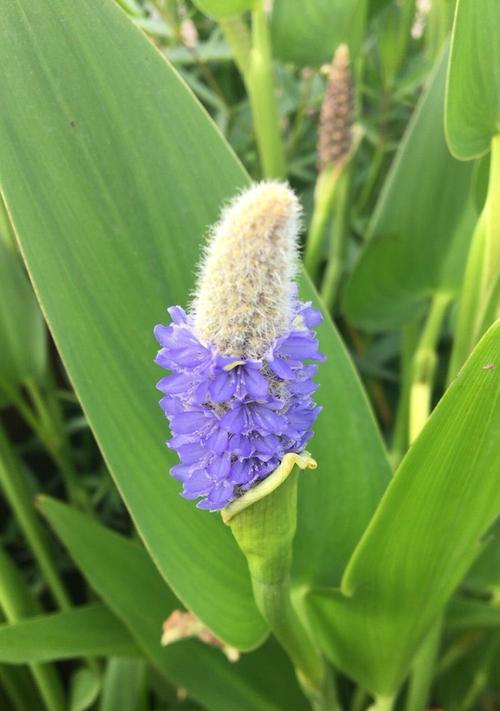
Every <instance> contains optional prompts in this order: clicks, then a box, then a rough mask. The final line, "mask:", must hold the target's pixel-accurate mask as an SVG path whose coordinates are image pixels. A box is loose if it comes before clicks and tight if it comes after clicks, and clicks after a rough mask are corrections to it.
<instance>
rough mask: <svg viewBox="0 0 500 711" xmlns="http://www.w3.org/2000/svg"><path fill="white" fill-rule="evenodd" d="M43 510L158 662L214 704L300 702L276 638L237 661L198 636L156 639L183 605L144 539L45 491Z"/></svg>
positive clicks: (274, 706) (225, 709)
mask: <svg viewBox="0 0 500 711" xmlns="http://www.w3.org/2000/svg"><path fill="white" fill-rule="evenodd" d="M40 505H41V509H42V512H43V513H44V514H45V516H46V517H47V519H48V520H49V522H50V524H51V525H52V527H53V528H54V530H55V531H56V533H57V535H58V536H59V537H60V538H61V540H62V541H63V542H64V544H65V546H66V547H67V548H68V550H69V552H70V554H71V556H72V557H73V558H74V560H75V562H76V564H77V565H78V567H79V568H80V569H81V570H82V572H83V574H84V575H85V577H86V578H87V579H88V581H89V583H90V584H91V585H92V587H93V588H94V589H95V590H96V592H97V593H98V594H99V595H100V596H101V597H102V598H103V600H104V601H105V602H106V604H107V605H108V607H109V608H110V609H111V610H112V611H113V612H114V613H115V614H116V615H117V617H119V618H120V619H121V620H122V622H123V623H124V625H125V626H126V627H127V628H128V629H129V631H130V633H131V636H132V637H133V639H134V640H135V642H136V643H137V645H138V647H139V648H140V649H141V650H142V652H143V653H144V654H145V655H146V656H147V657H148V658H149V659H150V661H151V662H152V663H153V664H154V665H155V666H156V668H157V669H158V670H159V671H160V672H161V673H162V674H164V675H165V676H166V677H167V678H168V679H169V680H171V681H172V682H173V683H174V684H175V686H178V687H179V686H180V687H183V688H185V689H187V691H188V692H189V694H190V695H192V696H193V697H194V698H195V699H197V700H198V701H199V702H200V703H201V704H203V706H205V707H207V708H209V709H214V711H234V709H238V708H245V704H248V705H249V706H250V707H251V708H258V709H262V710H263V711H264V710H265V711H280V709H281V708H282V707H281V706H280V703H279V697H281V698H283V699H284V703H286V704H287V708H289V709H291V710H292V711H295V709H300V708H301V703H302V701H301V699H302V696H301V694H300V692H299V690H298V687H297V684H296V682H295V680H294V677H293V671H292V668H291V666H290V664H289V663H288V661H287V659H286V658H285V656H284V654H283V652H281V651H280V650H279V649H278V648H277V647H276V646H275V645H266V646H265V647H263V648H262V649H260V650H259V651H258V652H255V653H253V654H249V655H245V656H244V657H243V658H242V660H241V661H240V662H238V663H237V664H231V663H230V662H228V661H227V660H226V658H225V657H224V655H223V654H222V652H221V651H220V650H218V649H214V648H211V647H208V646H206V645H203V644H201V643H199V642H194V641H186V642H178V643H176V644H172V645H169V646H168V647H166V648H162V647H161V646H160V637H161V629H162V623H163V622H164V621H165V619H166V618H167V617H168V616H169V614H170V613H171V612H172V611H173V610H174V609H179V608H180V603H179V602H178V601H177V600H176V598H175V596H174V595H173V594H172V592H171V591H170V590H169V589H168V588H167V587H166V586H165V584H164V582H163V580H162V578H161V577H160V575H159V573H158V571H157V570H156V568H155V567H154V565H153V563H152V561H151V560H150V559H149V558H148V556H147V554H146V552H145V550H144V549H143V548H142V546H140V545H138V544H137V543H135V542H132V541H129V540H127V539H126V538H124V537H123V536H119V535H118V534H116V533H114V532H112V531H109V530H106V529H105V528H103V527H102V526H101V525H100V524H98V523H96V522H95V521H93V520H91V519H89V518H88V517H86V516H84V515H83V514H81V513H80V512H78V511H76V510H75V509H72V508H70V507H69V506H66V505H65V504H62V503H60V502H58V501H56V500H55V499H49V498H46V497H42V499H41V502H40Z"/></svg>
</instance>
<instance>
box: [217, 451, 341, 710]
mask: <svg viewBox="0 0 500 711" xmlns="http://www.w3.org/2000/svg"><path fill="white" fill-rule="evenodd" d="M287 456H291V455H287ZM284 461H285V460H284ZM281 466H282V467H285V465H284V464H282V465H281ZM299 466H300V464H299ZM306 466H309V465H306ZM292 468H293V464H291V467H290V468H289V469H288V471H287V473H286V474H285V478H284V480H282V479H280V482H281V483H279V485H278V486H277V487H276V488H274V489H273V490H272V491H271V492H269V491H268V490H267V489H265V487H267V486H268V485H269V480H268V481H267V482H263V483H262V484H261V485H260V486H261V487H264V488H262V489H261V490H262V491H263V492H264V489H265V493H263V495H262V496H261V497H260V498H258V499H257V500H256V501H255V499H252V502H251V503H250V504H249V505H248V506H246V507H244V508H243V509H242V510H240V511H239V512H238V513H236V514H235V515H234V516H233V517H232V518H230V519H227V518H226V519H224V520H226V522H227V523H229V525H230V526H231V530H232V532H233V535H234V537H235V539H236V541H237V543H238V545H239V547H240V548H241V550H242V551H243V553H244V555H245V557H246V559H247V563H248V568H249V572H250V578H251V581H252V589H253V593H254V598H255V602H256V605H257V607H258V609H259V611H260V613H261V614H262V616H263V617H264V619H265V620H266V621H267V623H268V624H269V627H270V629H271V631H272V632H273V634H274V635H275V637H276V639H277V640H278V642H279V643H280V644H281V645H282V647H283V648H284V649H285V651H286V652H287V654H288V656H289V657H290V659H291V660H292V663H293V665H294V667H295V671H296V674H297V678H298V680H299V683H300V685H301V686H302V689H303V691H304V693H305V694H306V696H307V698H308V699H309V701H310V703H311V706H312V708H313V709H314V711H335V709H339V703H338V701H337V697H336V691H335V687H334V684H333V679H332V677H331V674H330V671H329V669H328V667H327V665H326V663H325V661H324V659H323V656H322V654H321V652H320V650H319V649H318V648H317V646H316V644H315V642H314V640H313V639H312V637H311V636H310V634H309V631H308V630H307V629H306V627H305V626H304V625H303V623H302V621H301V619H300V617H299V615H298V614H297V612H296V610H295V608H294V606H293V603H292V599H291V590H290V568H291V562H292V542H293V538H294V536H295V530H296V524H297V473H296V472H293V471H292ZM278 473H279V468H278V470H276V471H275V473H274V474H273V476H277V474H278ZM257 489H258V487H256V489H254V490H253V492H252V496H253V497H255V494H256V492H257ZM257 493H258V492H257ZM241 500H242V501H243V497H242V499H241ZM223 518H224V512H223Z"/></svg>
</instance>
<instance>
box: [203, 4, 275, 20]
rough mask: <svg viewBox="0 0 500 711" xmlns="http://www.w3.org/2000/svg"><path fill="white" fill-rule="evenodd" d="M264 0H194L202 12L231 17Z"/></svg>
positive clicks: (213, 15) (214, 15)
mask: <svg viewBox="0 0 500 711" xmlns="http://www.w3.org/2000/svg"><path fill="white" fill-rule="evenodd" d="M259 2H262V0H194V4H195V5H197V6H198V7H199V8H200V10H202V12H204V13H205V14H207V15H211V16H212V17H217V18H218V17H231V16H232V15H239V14H240V13H242V12H245V10H251V9H252V8H253V7H255V6H256V5H257V4H258V3H259Z"/></svg>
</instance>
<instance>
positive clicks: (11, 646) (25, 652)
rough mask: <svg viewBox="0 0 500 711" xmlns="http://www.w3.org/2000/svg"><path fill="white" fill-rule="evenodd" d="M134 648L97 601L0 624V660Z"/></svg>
mask: <svg viewBox="0 0 500 711" xmlns="http://www.w3.org/2000/svg"><path fill="white" fill-rule="evenodd" d="M136 651H137V647H136V645H135V644H134V642H133V641H132V639H131V637H130V634H129V633H128V632H127V630H126V628H125V627H124V626H123V625H122V624H121V623H120V622H119V621H118V620H117V619H116V617H115V616H114V615H113V614H112V613H111V612H109V610H108V609H107V608H106V607H105V606H104V605H101V604H92V605H86V606H84V607H79V608H74V609H72V610H68V611H66V612H54V613H52V614H49V615H38V616H35V617H30V618H29V619H26V620H21V621H19V622H16V623H15V624H3V625H0V662H9V663H11V664H28V663H29V662H48V661H51V660H55V659H72V658H75V657H84V656H96V657H97V656H107V655H109V654H114V655H125V654H128V655H133V654H135V653H136ZM137 654H139V652H137Z"/></svg>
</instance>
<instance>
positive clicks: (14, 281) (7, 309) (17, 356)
mask: <svg viewBox="0 0 500 711" xmlns="http://www.w3.org/2000/svg"><path fill="white" fill-rule="evenodd" d="M0 202H1V199H0ZM2 209H3V208H2V205H1V204H0V210H2ZM45 355H46V338H45V325H44V322H43V317H42V314H41V312H40V308H39V306H38V304H37V301H36V298H35V294H34V293H33V289H32V288H31V286H30V283H29V281H28V279H27V277H26V274H25V273H24V269H23V266H22V262H21V260H20V258H19V255H18V254H17V253H16V252H15V250H14V248H13V246H12V247H10V246H8V244H7V242H6V241H5V240H4V239H2V238H0V394H1V395H3V396H4V395H5V393H4V392H3V388H2V385H3V386H7V387H9V388H15V387H17V386H18V385H19V384H20V383H22V382H23V381H24V380H26V379H27V378H34V379H38V378H40V377H41V376H42V375H43V372H44V369H45Z"/></svg>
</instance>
